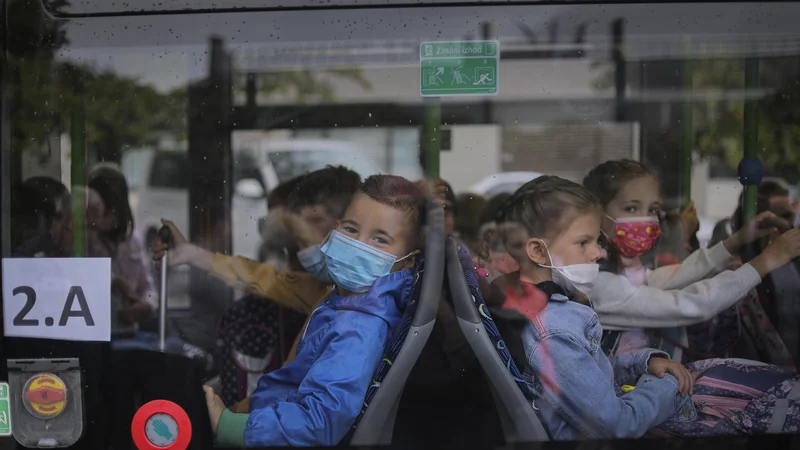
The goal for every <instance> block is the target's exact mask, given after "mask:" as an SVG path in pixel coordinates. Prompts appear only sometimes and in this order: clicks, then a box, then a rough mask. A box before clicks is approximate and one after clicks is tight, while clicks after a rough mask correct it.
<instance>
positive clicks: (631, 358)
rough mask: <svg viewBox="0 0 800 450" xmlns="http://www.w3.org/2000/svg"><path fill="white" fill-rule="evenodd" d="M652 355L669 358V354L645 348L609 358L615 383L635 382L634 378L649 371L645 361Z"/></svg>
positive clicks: (636, 378)
mask: <svg viewBox="0 0 800 450" xmlns="http://www.w3.org/2000/svg"><path fill="white" fill-rule="evenodd" d="M652 357H659V358H665V359H669V355H668V354H667V353H665V352H662V351H660V350H654V349H651V348H645V349H642V350H639V351H638V352H636V353H632V354H627V355H616V356H615V357H614V358H613V359H611V365H612V366H613V367H614V381H615V382H616V383H617V384H633V385H635V384H636V380H638V379H639V377H641V376H642V375H645V374H647V373H649V371H648V367H647V363H648V362H649V361H650V358H652Z"/></svg>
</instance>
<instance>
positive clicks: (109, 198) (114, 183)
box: [87, 163, 134, 242]
mask: <svg viewBox="0 0 800 450" xmlns="http://www.w3.org/2000/svg"><path fill="white" fill-rule="evenodd" d="M87 185H88V186H89V187H90V188H92V189H94V190H95V191H96V192H97V194H98V195H100V198H102V199H103V203H104V204H105V207H106V212H108V211H112V212H113V213H114V215H115V216H116V219H117V228H116V229H115V230H112V231H111V232H109V233H107V237H108V238H110V239H111V240H112V241H113V242H123V241H126V240H127V239H128V238H129V237H130V236H131V234H132V233H133V226H134V225H133V211H131V204H130V201H129V199H128V182H127V181H125V175H123V173H122V171H121V170H119V168H118V167H117V165H115V164H109V163H100V164H98V165H96V166H95V167H94V168H93V169H92V171H91V172H90V173H89V182H88V183H87Z"/></svg>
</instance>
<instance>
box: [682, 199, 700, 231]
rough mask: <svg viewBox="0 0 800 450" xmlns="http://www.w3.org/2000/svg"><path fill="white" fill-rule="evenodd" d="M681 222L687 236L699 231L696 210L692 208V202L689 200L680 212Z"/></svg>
mask: <svg viewBox="0 0 800 450" xmlns="http://www.w3.org/2000/svg"><path fill="white" fill-rule="evenodd" d="M681 220H683V223H684V224H685V225H686V231H687V233H686V234H687V235H692V234H695V233H696V232H697V230H698V229H700V219H698V218H697V208H695V206H694V200H691V201H690V202H689V204H688V205H686V207H685V208H683V211H681Z"/></svg>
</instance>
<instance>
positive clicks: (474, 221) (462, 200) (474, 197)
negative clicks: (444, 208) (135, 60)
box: [455, 193, 486, 251]
mask: <svg viewBox="0 0 800 450" xmlns="http://www.w3.org/2000/svg"><path fill="white" fill-rule="evenodd" d="M485 204H486V200H485V199H484V198H483V197H481V196H480V195H478V194H473V193H464V194H460V195H459V196H458V197H457V198H456V205H457V206H456V209H458V210H459V211H461V214H459V215H457V216H456V220H455V222H456V223H455V225H456V226H455V228H456V231H457V232H458V234H459V237H460V238H461V240H462V241H464V243H466V244H467V247H469V248H470V249H473V250H476V249H478V248H479V247H480V243H479V242H478V241H479V238H478V232H479V230H480V222H479V221H478V214H479V213H480V211H481V209H483V206H484V205H485ZM476 251H477V250H476Z"/></svg>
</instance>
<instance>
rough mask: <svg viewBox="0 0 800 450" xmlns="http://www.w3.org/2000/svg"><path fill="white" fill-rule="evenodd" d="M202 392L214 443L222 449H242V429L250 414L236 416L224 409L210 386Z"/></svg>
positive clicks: (220, 400)
mask: <svg viewBox="0 0 800 450" xmlns="http://www.w3.org/2000/svg"><path fill="white" fill-rule="evenodd" d="M203 392H205V395H206V407H207V408H208V418H209V419H210V420H211V431H212V432H213V433H214V435H215V436H216V439H215V440H216V443H217V444H219V445H221V446H223V447H244V429H245V427H246V426H247V420H248V419H249V418H250V414H248V413H244V414H237V413H234V412H232V411H231V410H229V409H226V408H225V404H224V403H222V399H221V398H219V396H218V395H217V394H215V393H214V390H213V389H212V388H211V387H210V386H203Z"/></svg>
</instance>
